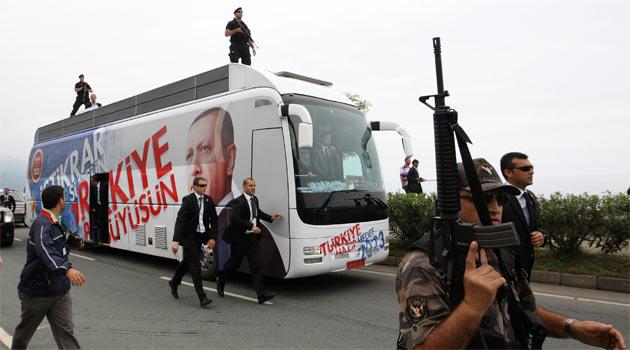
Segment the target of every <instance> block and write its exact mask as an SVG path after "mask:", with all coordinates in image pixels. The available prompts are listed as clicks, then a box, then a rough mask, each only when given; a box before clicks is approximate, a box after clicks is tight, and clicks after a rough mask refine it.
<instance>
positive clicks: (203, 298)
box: [199, 295, 212, 307]
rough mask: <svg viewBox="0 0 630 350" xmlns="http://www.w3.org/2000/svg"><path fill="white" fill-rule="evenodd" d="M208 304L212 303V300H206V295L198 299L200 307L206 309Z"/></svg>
mask: <svg viewBox="0 0 630 350" xmlns="http://www.w3.org/2000/svg"><path fill="white" fill-rule="evenodd" d="M210 303H212V299H210V298H208V296H207V295H204V296H202V297H200V298H199V304H201V307H206V306H208V305H210Z"/></svg>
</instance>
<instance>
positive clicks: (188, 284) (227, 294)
mask: <svg viewBox="0 0 630 350" xmlns="http://www.w3.org/2000/svg"><path fill="white" fill-rule="evenodd" d="M160 279H163V280H165V281H170V280H171V279H170V278H169V277H164V276H161V277H160ZM182 284H183V285H186V286H189V287H194V286H195V285H193V284H192V283H190V282H182ZM203 289H205V290H209V291H211V292H215V293H216V292H217V290H216V289H213V288H210V287H203ZM225 295H226V296H230V297H233V298H237V299H242V300H247V301H253V302H254V303H258V299H255V298H250V297H246V296H244V295H240V294H235V293H230V292H225ZM265 305H273V303H272V302H270V301H265Z"/></svg>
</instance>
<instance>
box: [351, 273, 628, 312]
mask: <svg viewBox="0 0 630 350" xmlns="http://www.w3.org/2000/svg"><path fill="white" fill-rule="evenodd" d="M350 271H356V272H365V273H372V274H376V275H384V276H391V277H396V275H395V274H393V273H387V272H379V271H370V270H364V269H356V270H350ZM534 295H540V296H545V297H551V298H559V299H566V300H575V301H588V302H591V303H599V304H607V305H617V306H625V307H630V304H625V303H618V302H614V301H606V300H599V299H591V298H582V297H573V296H569V295H559V294H550V293H539V292H534Z"/></svg>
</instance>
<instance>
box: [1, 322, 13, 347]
mask: <svg viewBox="0 0 630 350" xmlns="http://www.w3.org/2000/svg"><path fill="white" fill-rule="evenodd" d="M0 342H2V344H4V346H6V347H7V349H11V344H12V343H13V337H12V336H11V334H9V333H7V332H6V331H5V330H4V329H2V327H0Z"/></svg>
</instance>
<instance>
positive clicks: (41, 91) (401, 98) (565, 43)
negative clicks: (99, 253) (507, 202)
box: [0, 0, 630, 193]
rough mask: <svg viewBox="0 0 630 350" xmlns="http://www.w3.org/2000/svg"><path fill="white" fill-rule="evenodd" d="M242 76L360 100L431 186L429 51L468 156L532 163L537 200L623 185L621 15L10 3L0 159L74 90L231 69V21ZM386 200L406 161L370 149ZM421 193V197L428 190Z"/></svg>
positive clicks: (571, 5) (629, 125) (474, 5)
mask: <svg viewBox="0 0 630 350" xmlns="http://www.w3.org/2000/svg"><path fill="white" fill-rule="evenodd" d="M238 6H242V7H243V9H244V17H243V20H244V21H245V22H246V23H247V24H248V26H249V27H250V28H251V30H252V35H253V37H254V38H255V39H256V40H257V42H258V44H259V46H260V50H259V52H258V55H257V56H256V57H254V58H253V65H254V66H256V67H258V68H261V69H266V70H270V71H281V70H285V71H292V72H296V73H300V74H304V75H308V76H313V77H317V78H320V79H323V80H327V81H331V82H333V83H334V86H335V87H336V88H338V89H339V90H341V91H351V92H355V93H358V94H360V95H361V96H362V97H364V98H365V99H367V100H369V101H370V102H371V103H372V105H373V107H372V109H371V111H370V112H369V113H368V119H371V120H388V121H395V122H397V123H399V124H401V125H403V126H404V127H405V128H406V129H407V130H408V131H409V132H410V133H411V134H412V135H413V137H414V141H413V143H414V148H415V152H414V153H415V155H416V156H417V157H418V158H419V159H420V160H421V171H420V173H421V175H422V176H424V177H425V178H435V168H434V152H433V130H432V128H433V126H432V117H431V112H430V110H428V109H427V108H426V107H424V106H423V105H421V104H420V103H419V102H418V96H420V95H424V94H432V93H435V90H436V87H435V69H434V61H433V50H432V44H431V38H432V37H434V36H440V37H442V46H443V64H444V79H445V87H446V89H447V90H449V91H450V93H451V95H452V97H450V98H449V99H448V100H447V103H448V104H449V105H450V106H452V107H454V108H456V109H457V110H458V111H459V115H460V124H461V125H462V126H463V127H464V128H465V129H466V131H467V132H468V134H469V135H470V137H471V138H472V139H473V142H474V143H475V144H474V145H473V147H472V152H473V156H475V157H478V156H483V157H486V158H487V159H488V160H489V161H490V162H491V163H493V164H494V165H495V166H496V167H498V163H499V162H498V160H499V158H500V156H501V155H502V154H504V153H506V152H508V151H514V150H518V151H522V152H525V153H528V154H529V155H530V159H531V161H532V163H534V165H535V166H536V176H535V185H534V186H533V187H532V189H533V190H534V191H537V192H544V193H549V192H552V191H553V190H555V189H559V190H562V191H565V192H582V191H589V192H594V193H597V192H601V191H603V190H605V189H610V190H612V191H615V192H618V191H624V192H625V190H626V188H627V187H628V186H629V185H630V157H629V155H628V154H629V151H630V140H629V137H630V118H629V117H630V112H629V108H628V106H627V105H626V103H627V102H628V100H629V98H628V97H630V96H629V95H630V94H629V91H630V88H628V83H629V82H630V68H629V67H628V65H629V64H630V63H629V62H630V47H629V46H630V44H629V43H630V40H628V33H630V25H628V19H627V16H628V14H629V13H630V11H628V10H629V9H630V2H628V1H575V0H572V1H527V2H525V1H521V2H515V1H465V2H464V1H380V2H372V1H370V2H366V1H343V2H341V1H324V0H319V1H309V2H303V1H265V2H262V1H220V2H218V1H190V2H173V1H145V2H142V1H112V0H110V1H106V2H105V1H103V2H85V1H62V2H59V1H43V2H31V1H13V0H9V1H5V2H3V9H2V11H1V12H0V32H1V33H2V35H1V36H0V48H1V49H0V50H2V51H1V52H2V54H1V55H0V81H1V82H2V83H1V85H0V96H2V100H1V103H0V118H1V124H0V134H1V135H2V149H1V150H0V155H2V156H11V157H15V158H19V159H27V158H28V154H29V151H30V148H31V146H32V140H33V135H34V132H35V130H36V128H37V127H39V126H42V125H45V124H49V123H51V122H54V121H57V120H59V119H62V118H65V117H67V116H68V115H69V114H70V110H71V107H72V103H73V102H74V97H75V93H74V91H73V85H74V83H76V81H77V80H78V79H77V75H78V74H79V73H83V74H85V75H86V81H87V82H89V83H90V84H91V86H92V88H93V89H94V92H95V93H96V94H97V95H98V98H99V101H100V102H102V103H111V102H115V101H118V100H121V99H123V98H126V97H130V96H133V95H135V94H138V93H141V92H144V91H147V90H150V89H153V88H156V87H158V86H162V85H164V84H168V83H170V82H173V81H175V80H179V79H182V78H185V77H188V76H191V75H194V74H198V73H201V72H204V71H207V70H210V69H213V68H216V67H219V66H222V65H224V64H226V63H227V62H228V56H227V53H228V39H227V38H225V37H224V36H223V31H224V28H225V25H226V23H227V22H228V21H229V20H231V19H232V18H233V15H232V12H233V10H234V9H235V8H236V7H238ZM378 141H380V142H379V144H380V145H381V146H382V148H381V156H382V157H381V158H383V159H382V165H383V172H384V174H385V175H386V185H387V189H388V190H390V191H391V190H395V189H396V186H397V184H398V180H397V172H398V167H399V166H400V165H401V163H402V159H401V158H402V150H401V149H400V144H399V142H398V140H397V139H396V138H395V137H394V136H391V135H390V136H388V137H381V138H379V139H378ZM425 188H427V189H429V190H430V189H432V186H431V184H430V183H429V184H425Z"/></svg>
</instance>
